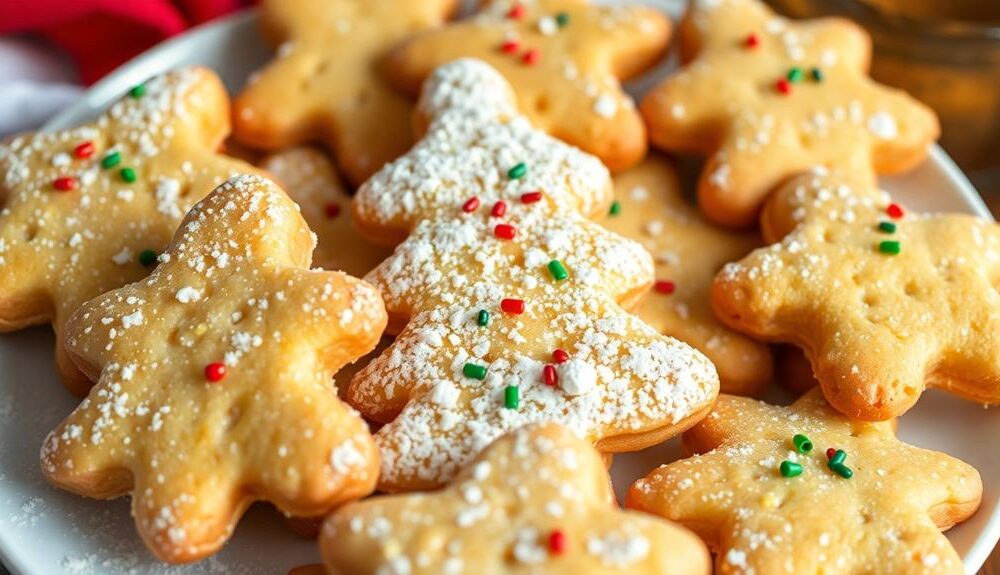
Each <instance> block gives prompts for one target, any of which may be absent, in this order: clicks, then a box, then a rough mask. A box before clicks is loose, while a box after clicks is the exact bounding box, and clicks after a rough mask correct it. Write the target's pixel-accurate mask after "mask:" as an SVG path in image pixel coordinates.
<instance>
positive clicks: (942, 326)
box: [712, 173, 1000, 420]
mask: <svg viewBox="0 0 1000 575" xmlns="http://www.w3.org/2000/svg"><path fill="white" fill-rule="evenodd" d="M761 227H762V229H763V230H764V232H765V238H772V239H777V238H780V237H784V239H783V240H781V242H780V243H777V244H774V245H772V246H769V247H766V248H761V249H759V250H757V251H755V252H753V253H752V254H750V255H749V256H747V257H746V258H744V259H743V260H741V261H739V262H736V263H732V264H729V265H727V266H726V267H725V268H723V270H722V271H721V272H720V273H719V275H718V277H717V278H716V280H715V283H714V285H713V288H712V304H713V307H714V309H715V311H716V315H718V317H719V319H721V320H722V321H724V322H726V323H727V324H729V325H730V326H732V327H733V328H735V329H738V330H740V331H743V332H745V333H748V334H751V335H753V336H755V337H759V338H763V339H768V340H774V341H784V342H790V343H794V344H796V345H798V346H799V347H801V348H803V349H804V351H805V353H806V356H807V357H808V358H809V361H810V363H811V364H812V368H813V373H814V374H815V376H816V378H817V379H818V380H819V382H820V385H821V386H822V387H823V391H824V393H825V394H826V397H827V399H828V400H830V403H832V404H833V405H834V407H836V408H837V409H839V410H840V411H841V412H843V413H845V414H846V415H848V416H850V417H854V418H858V419H865V420H884V419H889V418H892V417H895V416H897V415H900V414H902V413H903V412H904V411H906V410H907V409H909V408H910V407H911V406H912V405H913V404H914V403H915V402H916V401H917V399H918V398H919V397H920V394H921V392H922V391H923V390H924V388H925V387H928V386H930V387H939V388H942V389H944V390H946V391H949V392H952V393H955V394H958V395H961V396H963V397H966V398H969V399H972V400H974V401H979V402H982V403H1000V338H998V337H997V334H998V333H1000V293H998V292H997V286H998V280H997V278H998V277H1000V226H998V225H997V224H996V223H994V222H988V221H986V220H983V219H980V218H976V217H973V216H967V215H958V214H946V215H944V214H907V213H906V211H905V210H904V209H903V208H902V207H901V206H899V205H897V204H894V203H890V202H889V199H888V196H887V194H884V193H880V192H878V191H877V190H876V189H875V188H874V187H871V186H869V185H867V184H856V183H851V182H848V181H846V180H843V179H839V178H836V177H833V176H829V175H822V174H818V173H814V174H807V175H803V176H800V177H799V178H797V179H795V180H792V181H791V182H789V183H788V184H787V185H786V186H785V187H783V188H782V189H780V190H779V191H778V192H776V193H775V196H774V197H773V198H772V199H771V200H770V201H769V203H768V207H767V208H765V211H764V214H763V216H762V223H761ZM786 234H787V235H786Z"/></svg>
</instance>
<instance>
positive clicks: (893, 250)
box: [878, 240, 899, 256]
mask: <svg viewBox="0 0 1000 575" xmlns="http://www.w3.org/2000/svg"><path fill="white" fill-rule="evenodd" d="M878 251H880V252H882V253H883V254H889V255H893V256H894V255H896V254H898V253H899V242H897V241H893V240H886V241H884V242H879V244H878Z"/></svg>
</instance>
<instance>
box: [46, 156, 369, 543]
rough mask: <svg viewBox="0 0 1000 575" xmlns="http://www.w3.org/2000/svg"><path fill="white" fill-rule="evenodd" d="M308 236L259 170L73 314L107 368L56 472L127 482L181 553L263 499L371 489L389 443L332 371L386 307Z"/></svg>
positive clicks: (294, 499)
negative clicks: (140, 272) (146, 268)
mask: <svg viewBox="0 0 1000 575" xmlns="http://www.w3.org/2000/svg"><path fill="white" fill-rule="evenodd" d="M312 248H313V236H312V234H311V232H310V231H309V228H308V227H307V226H306V223H305V221H303V219H302V217H301V216H300V215H299V213H298V208H297V206H296V205H295V204H294V203H293V202H292V201H291V200H290V199H288V197H287V196H286V195H285V194H284V193H282V192H281V190H280V189H278V188H277V187H276V186H274V185H273V184H271V183H270V182H269V181H267V180H264V179H262V178H260V177H258V176H238V177H236V178H233V179H231V180H229V181H227V182H226V183H224V184H223V185H222V186H220V187H219V188H217V189H216V190H215V191H214V192H212V193H211V194H210V195H209V196H208V197H207V198H205V199H204V200H202V201H201V202H200V203H198V204H197V205H196V206H195V207H194V208H193V209H192V210H191V212H189V213H188V215H187V217H186V218H185V220H184V222H183V223H182V224H181V228H180V229H179V231H178V232H177V235H176V237H175V238H174V241H173V242H172V243H171V245H170V247H169V249H168V250H167V251H166V252H165V253H164V255H163V256H162V258H161V263H160V265H159V266H158V267H157V268H156V270H155V271H153V273H152V275H150V276H149V278H147V279H145V280H142V281H140V282H137V283H133V284H130V285H128V286H125V287H123V288H121V289H118V290H115V291H112V292H110V293H107V294H104V295H102V296H100V297H99V298H96V299H94V300H91V301H90V302H87V303H86V304H85V305H84V306H83V307H82V308H80V310H79V311H77V313H76V314H74V315H73V317H72V319H70V321H69V323H68V324H67V328H66V333H67V338H66V341H67V347H68V349H69V352H70V353H71V354H72V355H73V357H74V359H76V360H77V362H78V363H79V364H80V365H81V367H82V368H83V369H84V371H86V372H87V373H88V374H91V375H93V376H94V377H95V378H99V379H98V382H97V385H96V386H95V387H94V388H93V389H92V390H91V392H90V395H89V396H88V397H87V398H86V399H85V400H84V401H83V402H82V403H81V404H80V406H79V407H78V408H77V409H76V410H75V411H73V413H72V414H70V416H69V417H67V418H66V420H65V421H63V422H62V424H60V425H59V427H58V428H57V429H56V430H55V431H53V432H52V433H51V434H50V435H49V436H48V438H47V439H46V441H45V445H44V447H43V449H42V470H43V472H44V474H45V476H46V477H47V478H48V479H49V481H51V482H52V483H53V484H55V485H56V486H58V487H61V488H63V489H67V490H70V491H73V492H75V493H79V494H81V495H85V496H88V497H94V498H99V499H106V498H112V497H117V496H120V495H124V494H127V493H131V495H132V514H133V516H134V517H135V522H136V526H137V528H138V530H139V533H140V535H142V538H143V539H144V540H145V542H146V544H147V545H148V546H149V548H150V549H151V550H152V551H153V553H154V554H156V556H157V557H159V558H160V559H162V560H164V561H170V562H186V561H193V560H195V559H199V558H201V557H204V556H206V555H209V554H211V553H214V552H215V551H217V550H218V549H219V548H220V547H222V546H223V545H224V544H225V542H226V540H227V539H228V537H229V535H230V533H231V532H232V530H233V528H234V527H235V524H236V522H237V521H238V519H239V517H240V515H241V514H242V513H243V511H244V510H245V509H246V508H247V506H249V505H250V503H251V502H253V501H255V500H266V501H270V502H272V503H274V504H275V505H277V506H278V507H279V508H280V509H281V510H282V511H284V512H285V513H288V514H292V515H300V516H310V517H312V516H316V515H320V514H322V513H325V512H327V511H329V510H330V509H331V508H332V507H334V506H336V505H337V504H340V503H342V502H344V501H347V500H350V499H354V498H357V497H360V496H363V495H367V494H368V493H370V492H371V491H372V489H373V488H374V486H375V480H376V475H377V472H378V453H377V452H376V447H375V445H374V443H373V441H372V438H371V436H370V434H369V432H368V427H367V425H366V424H365V422H364V421H363V420H362V419H361V418H360V417H359V416H358V415H357V413H356V412H355V411H354V410H353V409H351V408H350V407H348V406H347V405H345V404H344V403H342V402H341V401H340V400H339V399H338V398H337V395H336V392H335V390H334V389H333V386H332V385H331V378H332V376H333V374H334V372H336V371H337V369H339V368H340V366H342V365H344V364H345V363H347V362H348V361H351V360H353V359H355V358H357V357H359V356H361V355H363V354H365V353H366V352H368V351H369V350H371V349H372V348H373V347H374V346H375V344H376V342H377V341H378V337H379V334H381V333H382V329H383V328H384V326H385V321H386V316H385V309H384V307H383V305H382V303H381V301H380V299H379V297H378V293H377V292H376V291H375V290H374V289H373V288H372V287H371V286H370V285H368V284H365V283H364V282H361V281H360V280H357V279H354V278H351V277H349V276H346V275H344V274H342V273H340V272H323V271H315V270H313V271H310V270H309V259H310V254H311V253H312Z"/></svg>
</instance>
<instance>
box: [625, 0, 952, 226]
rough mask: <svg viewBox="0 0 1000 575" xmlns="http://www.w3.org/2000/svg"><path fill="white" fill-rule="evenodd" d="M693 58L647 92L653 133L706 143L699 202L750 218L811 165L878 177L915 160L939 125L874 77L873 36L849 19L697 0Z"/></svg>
mask: <svg viewBox="0 0 1000 575" xmlns="http://www.w3.org/2000/svg"><path fill="white" fill-rule="evenodd" d="M679 35H680V46H681V59H682V61H683V62H685V63H686V66H685V67H684V68H683V69H682V70H681V71H680V72H679V73H677V74H676V75H674V76H671V77H670V78H668V79H667V80H666V81H664V82H663V83H662V84H661V85H659V86H657V87H656V88H654V89H653V90H651V91H650V92H649V93H648V94H647V95H646V97H645V98H644V99H643V102H642V106H641V107H642V114H643V117H645V118H646V121H647V123H648V125H649V132H650V139H651V140H652V142H653V143H654V144H655V145H656V146H659V147H661V148H663V149H665V150H670V151H675V152H694V153H699V154H706V155H707V156H708V160H707V162H706V165H705V167H704V170H703V172H702V176H701V180H700V182H699V184H698V203H699V206H700V207H701V209H702V211H703V212H704V213H705V215H706V216H708V218H709V219H711V220H713V221H715V222H717V223H720V224H724V225H727V226H736V227H742V226H749V225H751V224H752V223H753V222H754V220H755V218H756V216H757V213H758V212H759V210H760V207H761V204H762V203H763V201H764V199H765V197H766V196H767V194H768V193H769V192H770V191H771V190H772V189H774V188H775V187H776V186H777V185H778V184H780V183H781V182H782V181H784V180H785V179H787V178H789V177H791V176H793V175H795V174H796V173H798V172H802V171H804V170H807V169H809V168H811V167H813V166H826V167H828V168H833V169H837V170H840V171H843V172H844V173H848V174H852V175H853V177H855V178H862V177H864V178H867V179H869V180H870V181H874V180H875V174H889V173H894V172H900V171H904V170H907V169H909V168H911V167H912V166H914V165H916V164H917V163H919V162H920V161H921V160H922V159H923V158H924V156H926V154H927V152H928V150H929V147H930V145H931V143H932V142H933V141H934V140H935V139H937V137H938V133H939V131H940V129H939V126H938V121H937V117H936V116H935V115H934V113H933V112H932V111H931V110H930V109H929V108H927V107H926V106H924V105H923V104H921V103H920V102H918V101H917V100H915V99H913V98H911V97H910V96H908V95H906V94H905V93H903V92H900V91H899V90H895V89H892V88H889V87H886V86H882V85H879V84H876V83H875V82H874V81H872V80H871V79H869V78H868V76H867V71H868V66H869V64H870V62H871V40H870V39H869V37H868V35H867V34H866V33H865V31H864V30H863V29H862V28H861V27H860V26H858V25H856V24H854V23H853V22H850V21H848V20H843V19H838V18H825V19H818V20H803V21H795V20H786V19H784V18H781V17H779V16H777V15H775V14H774V13H773V12H772V11H771V10H770V9H769V8H767V7H766V6H765V5H764V4H763V3H762V2H758V1H757V0H718V1H713V2H694V3H692V4H691V9H689V11H688V13H687V14H686V16H685V18H684V20H683V22H682V23H681V26H680V32H679Z"/></svg>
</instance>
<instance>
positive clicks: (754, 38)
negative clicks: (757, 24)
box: [746, 33, 760, 48]
mask: <svg viewBox="0 0 1000 575" xmlns="http://www.w3.org/2000/svg"><path fill="white" fill-rule="evenodd" d="M746 45H747V48H756V47H757V46H760V36H758V35H757V34H755V33H750V34H747V39H746Z"/></svg>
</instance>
